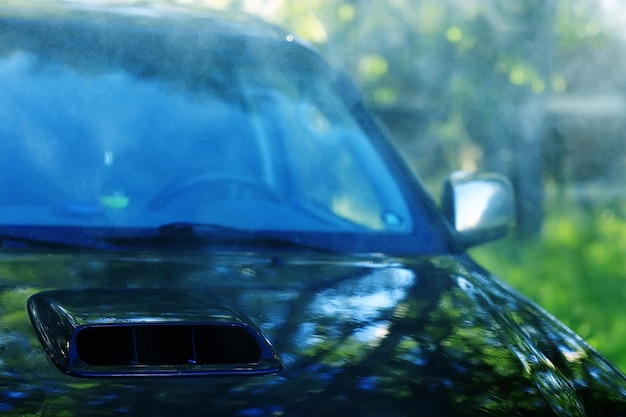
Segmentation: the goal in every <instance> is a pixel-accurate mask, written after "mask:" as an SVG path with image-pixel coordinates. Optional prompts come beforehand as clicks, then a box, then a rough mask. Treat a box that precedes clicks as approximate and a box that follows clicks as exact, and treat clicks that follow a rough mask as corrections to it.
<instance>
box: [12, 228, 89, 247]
mask: <svg viewBox="0 0 626 417" xmlns="http://www.w3.org/2000/svg"><path fill="white" fill-rule="evenodd" d="M46 229H47V228H46ZM90 246H92V244H91V241H90V240H89V239H87V240H86V239H83V238H79V237H76V236H72V235H68V234H65V233H56V234H51V233H48V232H47V230H45V231H44V232H43V233H39V232H38V231H37V229H36V228H22V227H20V228H17V229H16V230H10V231H4V230H3V231H2V232H0V248H1V249H60V250H68V249H81V248H86V247H90Z"/></svg>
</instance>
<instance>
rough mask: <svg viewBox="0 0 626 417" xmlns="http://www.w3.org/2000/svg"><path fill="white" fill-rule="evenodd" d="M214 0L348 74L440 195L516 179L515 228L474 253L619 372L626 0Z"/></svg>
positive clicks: (624, 284)
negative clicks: (460, 178)
mask: <svg viewBox="0 0 626 417" xmlns="http://www.w3.org/2000/svg"><path fill="white" fill-rule="evenodd" d="M211 3H222V4H223V5H231V6H236V7H242V8H245V9H247V10H248V11H250V12H251V13H256V14H260V15H262V16H263V17H264V18H266V19H268V20H270V21H273V22H275V23H278V24H280V25H282V26H283V27H285V28H287V29H288V30H291V31H293V32H294V33H295V34H297V35H298V36H300V37H302V38H304V39H306V40H308V41H309V42H310V43H311V44H312V46H313V47H314V48H315V49H316V50H318V51H319V52H320V53H321V54H322V55H324V56H325V57H326V58H327V59H328V60H329V61H330V62H331V63H332V65H333V66H335V67H337V68H339V69H341V70H344V71H346V72H347V73H348V74H350V75H351V76H352V78H353V79H354V80H355V82H356V83H357V84H358V85H359V87H360V88H361V90H362V91H363V94H364V96H365V100H366V102H367V103H368V105H369V107H370V108H371V109H372V110H373V111H374V113H375V114H376V116H377V117H378V118H379V120H380V121H381V123H382V124H383V125H384V126H385V127H386V129H387V130H388V132H389V134H390V135H391V137H392V138H393V139H394V141H395V143H396V145H397V146H398V148H399V149H400V150H401V151H402V153H403V155H404V156H405V158H406V160H407V162H408V163H409V164H410V165H411V166H412V167H413V169H414V170H415V172H416V173H417V174H418V175H419V176H420V177H421V178H422V180H423V181H424V183H425V185H426V186H427V187H428V189H429V190H430V192H431V193H432V194H433V197H434V198H435V199H437V198H438V195H439V192H440V186H441V183H442V181H443V180H444V178H445V177H446V176H447V175H448V174H449V173H451V172H453V171H456V170H467V171H496V172H500V173H503V174H506V175H507V176H509V178H510V179H511V180H512V181H513V183H514V185H515V189H516V193H517V197H518V207H517V211H518V219H517V225H516V230H515V232H514V233H513V235H512V236H511V237H510V238H508V239H507V240H505V241H504V242H496V243H494V244H491V245H486V246H483V247H480V248H476V249H473V250H472V251H471V254H472V255H473V257H474V258H475V259H476V260H478V261H479V262H480V263H481V264H482V265H483V266H485V267H487V268H488V269H489V270H491V271H492V272H494V273H495V274H497V275H498V276H499V277H501V278H502V279H504V280H505V281H508V282H509V283H510V284H511V285H513V286H514V287H515V288H517V289H518V290H519V291H520V292H522V293H523V294H525V295H526V296H528V297H530V298H531V299H532V300H534V301H536V302H537V303H538V304H540V305H541V306H542V307H543V308H545V309H546V310H548V311H549V312H550V313H552V314H553V315H555V316H556V317H558V318H559V319H560V320H561V321H563V322H564V323H565V324H566V325H568V326H569V327H571V328H572V329H573V330H574V331H576V332H577V333H578V334H580V335H581V336H583V337H584V338H586V339H587V340H588V341H589V342H590V343H591V344H592V345H593V346H595V347H596V348H597V349H598V350H599V351H600V352H601V353H603V354H604V355H606V356H607V357H608V358H609V359H610V360H612V361H613V362H614V363H616V364H617V365H618V366H619V367H620V368H621V369H623V370H626V320H625V319H624V316H626V187H625V185H624V179H625V177H626V175H625V174H626V137H625V132H626V75H624V74H625V72H626V1H625V0H511V1H507V2H503V1H499V0H388V1H385V2H374V1H368V0H308V1H306V2H305V1H299V2H294V1H289V0H267V1H259V0H256V1H235V0H233V1H227V0H222V1H220V2H215V1H213V2H211ZM198 4H199V5H201V4H202V3H198Z"/></svg>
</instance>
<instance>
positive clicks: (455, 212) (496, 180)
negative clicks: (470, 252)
mask: <svg viewBox="0 0 626 417" xmlns="http://www.w3.org/2000/svg"><path fill="white" fill-rule="evenodd" d="M441 205H442V210H443V212H444V215H445V216H446V217H447V219H448V220H449V221H450V223H451V224H452V225H453V226H454V229H455V230H456V231H457V233H458V235H457V236H458V238H459V240H460V241H461V243H462V244H463V245H464V246H465V247H470V246H474V245H478V244H481V243H486V242H489V241H491V240H496V239H500V238H502V237H504V236H505V235H506V234H507V233H508V231H509V229H510V228H511V226H512V224H513V222H514V220H515V197H514V193H513V186H512V185H511V182H510V181H509V180H508V179H507V178H506V177H505V176H503V175H499V174H467V173H465V172H456V173H454V174H452V175H450V176H449V177H448V179H447V180H446V181H445V183H444V186H443V192H442V197H441Z"/></svg>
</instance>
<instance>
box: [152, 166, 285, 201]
mask: <svg viewBox="0 0 626 417" xmlns="http://www.w3.org/2000/svg"><path fill="white" fill-rule="evenodd" d="M202 187H227V188H228V189H229V190H235V191H234V192H233V191H231V194H234V195H239V196H245V195H247V192H246V191H251V192H252V193H254V194H258V195H261V196H263V197H264V198H265V199H269V200H271V201H280V196H279V195H278V193H277V192H276V191H274V190H273V189H272V188H270V186H269V185H268V184H265V183H263V182H261V181H259V180H255V179H252V178H249V177H244V176H239V175H236V174H230V173H215V172H209V173H202V174H198V175H194V176H192V177H190V178H187V179H186V180H184V181H182V182H179V183H178V184H174V185H172V186H170V187H167V188H165V189H164V190H163V191H161V192H160V193H158V194H157V195H155V196H154V197H153V198H152V199H151V200H150V201H149V202H148V209H150V210H161V209H163V208H165V207H166V206H167V205H168V204H170V203H171V202H172V201H174V200H176V199H177V198H178V197H180V196H181V195H183V194H186V193H188V192H192V191H197V189H198V188H202Z"/></svg>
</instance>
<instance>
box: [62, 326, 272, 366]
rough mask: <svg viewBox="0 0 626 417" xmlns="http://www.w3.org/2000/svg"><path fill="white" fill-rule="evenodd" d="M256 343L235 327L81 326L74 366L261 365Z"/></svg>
mask: <svg viewBox="0 0 626 417" xmlns="http://www.w3.org/2000/svg"><path fill="white" fill-rule="evenodd" d="M260 358H261V349H260V347H259V343H258V341H257V340H256V339H255V337H254V336H253V335H252V334H250V332H249V331H248V330H247V329H245V328H244V327H242V326H238V325H234V324H132V325H91V326H82V327H78V328H77V329H76V330H75V332H74V336H73V337H72V343H71V344H70V361H71V362H73V361H74V360H81V361H83V362H84V363H86V364H87V365H90V366H137V365H156V366H176V365H224V364H248V363H257V362H258V361H259V360H260Z"/></svg>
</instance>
